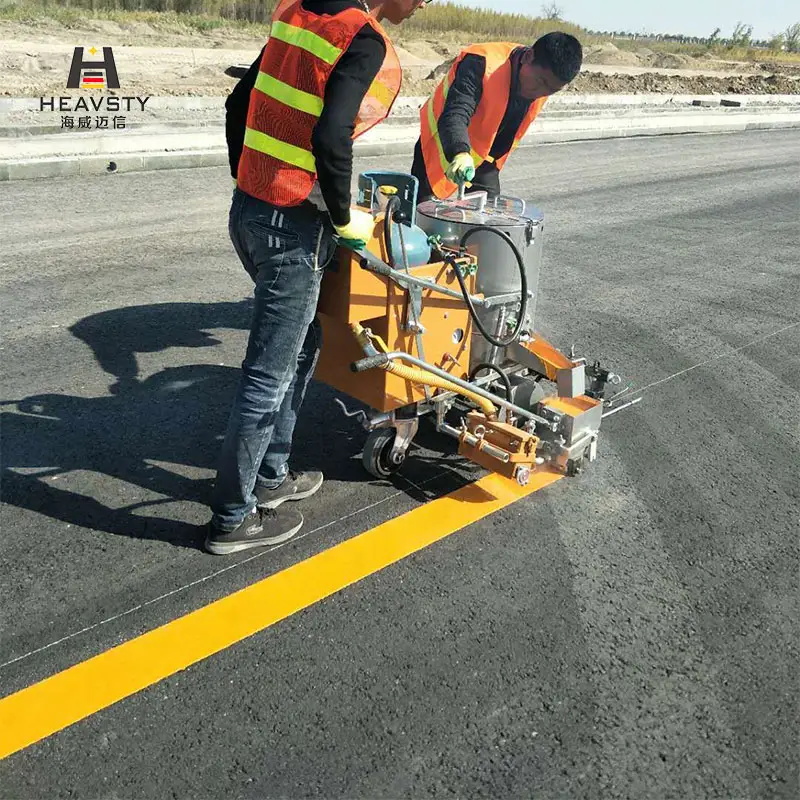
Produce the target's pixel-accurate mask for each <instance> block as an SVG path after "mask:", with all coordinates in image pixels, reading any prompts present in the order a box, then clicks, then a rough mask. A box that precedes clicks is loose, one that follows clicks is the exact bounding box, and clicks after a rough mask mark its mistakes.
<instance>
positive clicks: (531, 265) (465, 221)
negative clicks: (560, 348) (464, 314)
mask: <svg viewBox="0 0 800 800" xmlns="http://www.w3.org/2000/svg"><path fill="white" fill-rule="evenodd" d="M416 223H417V225H419V227H420V228H422V230H424V231H425V232H426V233H427V234H428V235H438V236H440V237H441V239H442V243H443V244H446V245H449V246H453V247H457V246H458V243H459V241H460V240H461V237H462V236H463V235H464V234H465V233H466V232H467V231H469V230H470V229H472V228H475V227H476V226H478V225H486V226H489V227H490V228H496V229H498V230H501V231H503V232H504V233H506V234H508V236H509V237H510V239H511V241H512V242H513V243H514V245H515V246H516V247H517V249H518V250H519V252H520V254H521V255H522V258H523V261H524V263H525V276H526V279H527V282H528V293H529V297H528V304H527V308H526V313H525V321H524V323H523V326H522V331H523V332H526V331H529V332H532V331H533V325H534V316H535V310H536V295H537V292H538V285H539V268H540V265H541V261H542V246H543V238H544V215H543V214H542V212H541V211H539V210H538V209H536V208H531V207H530V206H526V204H525V201H524V200H519V199H517V198H514V197H504V196H500V197H497V198H494V199H491V200H490V199H488V198H487V195H486V192H474V193H472V194H468V195H467V196H466V197H464V198H463V199H462V200H428V201H427V202H425V203H422V204H420V205H419V206H418V207H417V216H416ZM467 250H468V252H470V253H472V254H473V255H475V256H476V257H477V259H478V275H477V285H476V290H477V291H478V292H480V293H482V294H483V295H484V297H487V298H488V297H497V296H498V295H505V294H510V293H516V294H519V291H520V278H519V267H518V265H517V260H516V257H515V256H514V253H513V251H512V250H511V248H510V247H509V246H508V244H507V243H506V242H504V241H503V239H502V238H501V237H499V236H497V235H496V234H494V233H492V232H491V231H486V230H479V231H477V232H476V233H474V234H472V236H470V238H469V240H468V241H467ZM518 308H519V302H515V303H513V304H511V305H508V306H505V307H504V308H503V307H494V308H489V309H487V308H478V309H477V310H478V314H479V315H480V319H481V323H482V324H483V326H484V327H485V328H486V330H487V331H489V332H490V333H492V334H493V335H494V336H495V338H497V339H505V338H507V336H508V334H509V333H510V331H511V330H512V329H513V323H514V322H515V321H516V317H515V315H516V313H517V309H518ZM503 315H505V318H506V322H511V323H512V327H511V328H505V327H503V329H502V330H499V328H500V327H502V326H503V320H504V316H503ZM472 327H473V333H472V356H471V366H472V367H474V366H475V365H476V364H478V363H480V362H481V361H490V362H491V363H502V361H503V359H504V355H505V354H504V353H502V352H497V348H494V347H492V345H491V344H490V343H489V342H487V341H486V339H484V338H483V336H482V335H481V333H480V331H479V330H477V328H476V326H475V325H473V326H472Z"/></svg>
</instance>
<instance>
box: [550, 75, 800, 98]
mask: <svg viewBox="0 0 800 800" xmlns="http://www.w3.org/2000/svg"><path fill="white" fill-rule="evenodd" d="M564 91H566V92H570V93H575V94H800V80H799V79H797V78H790V77H788V76H786V75H767V76H764V75H735V76H733V77H730V78H712V77H708V76H702V75H698V76H691V77H689V76H684V75H660V74H657V73H652V72H647V73H644V74H643V75H620V74H619V73H615V74H614V75H602V74H599V73H587V72H582V73H581V74H580V75H578V77H577V78H576V79H575V80H574V81H573V82H572V83H571V84H570V85H569V86H568V87H567V88H566V89H565V90H564Z"/></svg>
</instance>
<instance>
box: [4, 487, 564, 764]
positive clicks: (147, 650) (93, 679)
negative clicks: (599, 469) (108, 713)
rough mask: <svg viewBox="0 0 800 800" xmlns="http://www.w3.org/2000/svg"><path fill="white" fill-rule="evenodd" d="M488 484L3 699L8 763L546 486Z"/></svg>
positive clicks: (454, 495)
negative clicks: (25, 750) (31, 747)
mask: <svg viewBox="0 0 800 800" xmlns="http://www.w3.org/2000/svg"><path fill="white" fill-rule="evenodd" d="M560 477H561V475H559V474H557V473H555V472H549V471H541V472H535V473H534V474H533V475H532V476H531V481H530V483H529V484H528V486H526V487H524V488H522V487H519V486H517V485H516V484H515V483H512V482H511V481H509V480H507V479H505V478H502V477H500V476H498V475H488V476H487V477H485V478H482V479H481V480H479V481H477V482H476V483H472V484H470V485H468V486H465V487H463V488H461V489H458V490H457V491H455V492H452V493H451V494H449V495H446V496H444V497H440V498H438V499H437V500H433V501H431V502H429V503H426V504H425V505H422V506H419V507H417V508H415V509H413V510H412V511H409V512H407V513H406V514H403V515H402V516H400V517H397V518H395V519H392V520H389V521H388V522H384V523H383V524H381V525H378V526H377V527H375V528H372V529H371V530H368V531H366V532H364V533H362V534H360V535H358V536H355V537H354V538H352V539H348V540H347V541H345V542H342V543H341V544H338V545H336V546H335V547H331V548H330V549H329V550H325V551H323V552H322V553H319V554H317V555H315V556H312V557H311V558H308V559H306V560H305V561H301V562H300V563H298V564H295V565H293V566H291V567H289V568H288V569H285V570H283V571H281V572H278V573H276V574H275V575H271V576H269V577H268V578H264V579H263V580H261V581H259V582H258V583H255V584H253V585H252V586H248V587H246V588H245V589H241V590H239V591H238V592H235V593H234V594H231V595H228V596H227V597H223V598H222V599H220V600H217V601H215V602H213V603H210V604H209V605H207V606H204V607H202V608H199V609H197V611H193V612H192V613H190V614H186V615H185V616H183V617H178V619H175V620H173V621H172V622H168V623H167V624H165V625H162V626H161V627H160V628H156V629H155V630H152V631H149V632H148V633H145V634H143V635H141V636H137V637H136V638H135V639H131V640H130V641H128V642H125V643H123V644H121V645H118V646H117V647H114V648H112V649H110V650H107V651H105V652H103V653H100V654H99V655H97V656H94V657H93V658H90V659H88V660H86V661H82V662H81V663H79V664H76V665H75V666H73V667H70V668H69V669H66V670H64V671H63V672H58V673H56V674H55V675H52V676H51V677H49V678H46V679H45V680H43V681H40V682H39V683H35V684H33V685H32V686H29V687H28V688H26V689H22V690H20V691H19V692H16V693H15V694H12V695H9V696H8V697H5V698H3V699H2V700H0V758H5V757H6V756H8V755H11V754H12V753H16V752H17V751H19V750H22V749H23V748H25V747H28V746H29V745H31V744H33V743H34V742H38V741H40V740H41V739H44V738H45V737H47V736H50V735H52V734H53V733H56V732H57V731H60V730H63V729H64V728H66V727H68V726H70V725H73V724H74V723H76V722H78V721H79V720H82V719H85V718H86V717H88V716H90V715H92V714H94V713H96V712H97V711H100V710H101V709H103V708H107V707H108V706H111V705H113V704H114V703H117V702H119V701H120V700H122V699H124V698H125V697H129V696H130V695H132V694H135V693H136V692H139V691H141V690H142V689H144V688H146V687H147V686H151V685H152V684H154V683H157V682H158V681H160V680H163V679H164V678H167V677H169V676H170V675H174V674H175V673H176V672H179V671H180V670H183V669H186V668H187V667H189V666H191V665H192V664H196V663H197V662H198V661H202V660H203V659H204V658H208V657H209V656H211V655H213V654H214V653H218V652H220V651H221V650H224V649H225V648H227V647H230V646H231V645H233V644H236V643H237V642H240V641H242V640H243V639H246V638H247V637H248V636H252V635H253V634H254V633H258V632H259V631H262V630H264V629H265V628H268V627H269V626H270V625H274V624H275V623H276V622H280V621H281V620H283V619H286V618H287V617H289V616H291V615H292V614H295V613H296V612H298V611H300V610H302V609H304V608H307V607H308V606H310V605H313V604H314V603H316V602H318V601H320V600H322V599H323V598H325V597H329V596H330V595H332V594H335V593H336V592H338V591H340V590H341V589H344V588H345V587H346V586H349V585H351V584H353V583H356V582H357V581H360V580H361V579H363V578H365V577H366V576H367V575H371V574H372V573H374V572H377V571H379V570H381V569H383V568H384V567H387V566H389V565H390V564H393V563H395V562H397V561H400V560H401V559H403V558H405V557H406V556H408V555H410V554H411V553H414V552H416V551H418V550H421V549H422V548H424V547H427V546H428V545H430V544H432V543H433V542H436V541H438V540H439V539H443V538H444V537H445V536H449V535H450V534H451V533H455V532H456V531H457V530H459V529H461V528H463V527H465V526H466V525H469V524H471V523H473V522H477V521H478V520H480V519H482V518H483V517H486V516H488V515H489V514H492V513H493V512H495V511H497V510H499V509H500V508H503V507H504V506H507V505H508V504H509V503H513V502H514V501H515V500H518V499H520V498H521V497H524V496H526V495H528V494H531V493H532V492H535V491H536V490H537V489H541V488H543V487H545V486H547V485H549V484H551V483H553V482H554V481H556V480H558V479H559V478H560Z"/></svg>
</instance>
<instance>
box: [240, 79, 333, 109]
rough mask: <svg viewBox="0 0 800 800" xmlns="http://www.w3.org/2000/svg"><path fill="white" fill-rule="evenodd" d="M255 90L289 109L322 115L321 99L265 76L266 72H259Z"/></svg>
mask: <svg viewBox="0 0 800 800" xmlns="http://www.w3.org/2000/svg"><path fill="white" fill-rule="evenodd" d="M255 86H256V89H258V90H259V91H260V92H263V93H264V94H265V95H267V97H272V98H273V99H274V100H277V101H278V102H279V103H283V104H284V105H285V106H289V107H290V108H296V109H297V110H298V111H305V112H306V114H313V115H314V116H315V117H318V116H319V115H320V114H321V113H322V98H321V97H317V96H316V95H313V94H309V93H308V92H304V91H303V90H302V89H295V88H294V87H293V86H289V84H288V83H284V82H283V81H279V80H278V79H277V78H273V77H272V75H267V73H266V72H259V73H258V77H257V78H256V83H255Z"/></svg>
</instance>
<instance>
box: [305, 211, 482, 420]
mask: <svg viewBox="0 0 800 800" xmlns="http://www.w3.org/2000/svg"><path fill="white" fill-rule="evenodd" d="M376 222H377V224H376V228H375V230H376V232H377V235H374V236H373V239H372V241H371V242H369V244H368V245H367V249H369V251H370V252H372V253H374V254H375V255H376V256H377V257H378V258H380V259H381V260H383V261H384V263H385V262H386V260H387V256H386V253H385V245H384V240H383V234H382V218H381V216H379V217H378V219H377V220H376ZM399 271H403V270H402V268H400V270H399ZM410 273H411V275H413V276H415V277H418V278H426V279H428V280H431V281H435V282H436V283H438V284H440V285H442V286H447V287H448V288H450V289H454V290H456V291H459V284H458V281H457V279H456V277H455V275H453V273H452V268H451V267H450V265H449V264H447V263H445V262H441V261H440V262H435V263H432V264H424V265H422V266H418V267H412V268H411V269H410ZM465 284H466V286H467V288H468V290H469V291H470V293H471V294H474V291H475V276H474V274H472V275H467V276H465ZM408 304H409V296H408V293H407V292H406V290H405V289H404V288H403V287H401V286H398V285H397V284H396V283H395V282H394V281H392V280H391V279H390V278H386V277H383V276H381V275H377V274H375V273H374V272H370V271H369V270H367V269H364V268H363V267H361V265H360V258H359V256H358V254H356V253H353V252H352V251H351V250H346V249H344V248H340V249H339V251H338V253H337V261H336V263H334V264H333V265H331V266H330V267H329V268H328V270H327V271H326V273H325V276H324V277H323V280H322V286H321V289H320V299H319V305H318V316H319V320H320V322H321V323H322V350H321V353H320V357H319V361H318V364H317V368H316V371H315V374H314V377H315V378H316V379H317V380H320V381H322V382H323V383H326V384H328V385H329V386H332V387H333V388H334V389H338V390H339V391H341V392H343V393H344V394H347V395H349V396H350V397H353V398H355V399H356V400H359V401H361V402H362V403H364V404H366V405H368V406H370V407H371V408H373V409H376V410H377V411H382V412H388V411H393V410H394V409H396V408H399V407H401V406H406V405H410V404H412V403H416V402H419V401H422V400H425V399H426V397H425V389H424V388H423V387H422V386H421V385H417V384H414V383H412V382H410V381H408V380H406V379H405V378H401V377H399V376H397V375H393V374H391V373H390V372H387V371H386V370H383V369H371V370H367V371H366V372H361V373H358V374H355V373H353V371H352V370H351V368H350V365H351V364H352V363H353V362H354V361H358V360H359V359H362V358H364V355H365V354H364V351H363V350H362V349H361V347H360V346H359V344H358V342H357V341H356V338H355V336H354V335H353V332H352V330H351V329H350V324H351V323H353V322H360V323H361V324H362V325H363V326H364V327H365V328H369V329H370V330H371V331H372V332H373V333H374V334H376V335H377V336H380V337H381V338H382V339H383V340H384V342H385V343H386V345H387V346H388V348H389V350H400V351H403V352H406V353H409V354H411V355H415V356H417V357H418V358H424V360H425V361H427V362H428V363H429V364H434V365H435V366H437V367H439V368H440V369H443V370H445V371H447V372H448V373H450V374H451V375H453V376H455V377H457V378H462V379H466V378H467V377H468V373H469V363H470V339H471V336H472V320H471V318H470V315H469V310H468V309H467V307H466V304H465V303H464V301H463V300H459V299H456V298H451V297H447V296H446V295H442V294H439V293H437V292H432V291H431V290H430V289H423V290H422V312H421V314H420V316H419V322H420V323H421V325H422V326H423V328H424V331H425V332H424V333H423V334H422V348H423V351H424V356H423V354H422V353H420V352H419V351H418V349H417V341H416V335H415V334H414V333H413V332H411V331H409V330H407V329H406V327H405V323H406V319H407V313H408ZM430 391H435V390H430Z"/></svg>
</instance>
